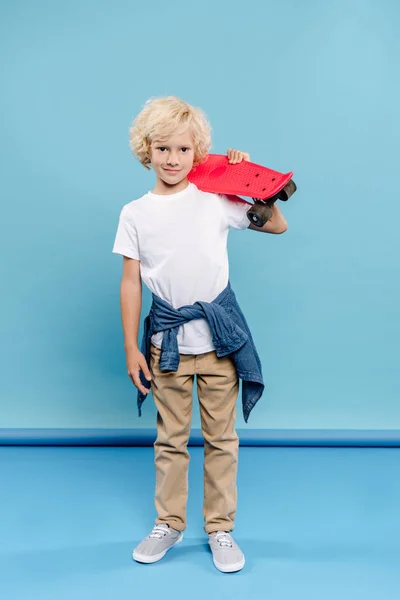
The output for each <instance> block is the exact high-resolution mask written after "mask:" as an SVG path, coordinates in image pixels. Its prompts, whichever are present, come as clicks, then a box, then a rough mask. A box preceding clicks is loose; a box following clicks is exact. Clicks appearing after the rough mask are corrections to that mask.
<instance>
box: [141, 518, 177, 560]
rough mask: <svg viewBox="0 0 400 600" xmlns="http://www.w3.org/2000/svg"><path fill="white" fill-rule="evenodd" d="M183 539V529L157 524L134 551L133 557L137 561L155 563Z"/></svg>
mask: <svg viewBox="0 0 400 600" xmlns="http://www.w3.org/2000/svg"><path fill="white" fill-rule="evenodd" d="M182 540H183V533H182V531H176V529H172V528H171V527H170V526H169V525H167V524H164V523H162V524H161V525H156V526H155V527H154V528H153V530H152V532H151V533H150V534H149V535H147V536H146V537H145V538H144V539H143V540H142V541H141V542H140V544H139V545H138V546H136V548H135V549H134V551H133V554H132V557H133V559H134V560H136V561H137V562H141V563H154V562H157V561H158V560H161V559H162V558H164V556H165V555H166V554H167V552H168V550H170V549H171V548H173V547H174V546H176V545H177V544H180V543H181V541H182Z"/></svg>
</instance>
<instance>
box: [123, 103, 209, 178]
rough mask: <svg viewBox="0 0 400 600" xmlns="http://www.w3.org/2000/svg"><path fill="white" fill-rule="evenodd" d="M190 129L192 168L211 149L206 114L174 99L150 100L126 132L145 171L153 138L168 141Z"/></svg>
mask: <svg viewBox="0 0 400 600" xmlns="http://www.w3.org/2000/svg"><path fill="white" fill-rule="evenodd" d="M189 127H190V130H191V133H192V136H193V143H194V160H193V166H194V167H195V166H197V165H199V164H200V163H201V162H203V161H204V160H205V158H206V157H207V155H208V153H209V151H210V149H211V131H212V128H211V125H210V123H209V122H208V119H207V117H206V115H205V113H204V112H203V111H202V110H201V109H200V108H196V107H194V106H191V105H190V104H188V103H187V102H184V101H183V100H180V98H177V97H175V96H167V97H163V98H149V99H148V100H147V101H146V103H145V105H144V108H143V109H142V110H141V112H140V113H139V114H138V115H137V117H136V118H135V120H134V121H133V122H132V124H131V126H130V128H129V145H130V147H131V150H132V152H133V154H134V156H135V157H136V158H137V159H138V160H139V162H140V163H141V164H142V165H143V166H144V168H145V169H147V170H148V171H149V170H150V168H149V167H148V166H147V165H149V164H150V163H151V160H150V147H151V143H152V141H153V140H154V139H156V138H161V139H163V140H164V139H167V138H168V137H169V136H171V135H174V134H175V133H179V134H180V133H183V132H184V131H186V129H187V128H189Z"/></svg>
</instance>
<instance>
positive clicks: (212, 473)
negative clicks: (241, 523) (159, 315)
mask: <svg viewBox="0 0 400 600" xmlns="http://www.w3.org/2000/svg"><path fill="white" fill-rule="evenodd" d="M160 355H161V350H160V349H158V348H156V347H155V346H154V345H153V344H151V356H150V365H149V368H150V371H151V374H152V381H151V389H152V393H153V398H154V401H155V404H156V408H157V439H156V441H155V443H154V462H155V467H156V490H155V506H156V511H157V514H158V517H157V519H156V523H157V524H161V523H167V524H168V525H169V526H170V527H172V528H173V529H177V530H178V531H183V530H184V529H186V503H187V497H188V470H189V460H190V455H189V452H188V450H187V443H188V440H189V435H190V429H191V422H192V404H193V398H192V391H193V381H194V376H195V375H196V380H197V394H198V397H199V402H200V415H201V428H202V434H203V438H204V503H203V515H204V521H205V525H204V530H205V531H206V532H207V533H210V532H212V531H217V530H222V531H232V530H233V527H234V518H235V514H236V503H237V488H236V477H237V467H238V451H239V438H238V435H237V433H236V431H235V419H236V400H237V396H238V391H239V379H238V376H237V372H236V367H235V365H234V363H233V361H232V359H231V358H230V357H229V356H225V357H222V358H218V357H217V354H216V352H215V351H213V352H206V353H205V354H195V355H193V354H181V355H180V363H179V368H178V370H177V371H176V372H173V371H160V368H159V366H160Z"/></svg>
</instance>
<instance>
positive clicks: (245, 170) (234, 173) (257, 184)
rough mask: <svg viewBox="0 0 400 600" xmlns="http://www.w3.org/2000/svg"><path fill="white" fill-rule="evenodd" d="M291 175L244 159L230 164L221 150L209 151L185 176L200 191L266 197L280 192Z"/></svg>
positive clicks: (263, 198)
mask: <svg viewBox="0 0 400 600" xmlns="http://www.w3.org/2000/svg"><path fill="white" fill-rule="evenodd" d="M292 176H293V172H290V173H280V172H279V171H273V170H272V169H268V168H267V167H263V166H261V165H258V164H256V163H252V162H250V161H247V160H242V162H240V163H237V164H230V163H229V158H228V157H227V156H225V155H223V154H209V155H208V157H207V160H206V161H205V162H204V163H202V164H201V165H198V166H197V167H194V168H193V169H192V170H191V171H190V173H189V174H188V180H189V181H190V182H192V183H194V184H195V185H196V186H197V187H198V188H199V189H200V190H202V191H203V192H213V193H220V194H239V195H241V196H249V197H251V198H257V199H260V200H267V199H268V198H272V197H273V196H275V195H276V194H277V193H278V192H280V191H281V190H282V189H283V188H284V187H285V185H286V184H287V183H289V181H290V180H291V179H292Z"/></svg>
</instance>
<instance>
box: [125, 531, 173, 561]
mask: <svg viewBox="0 0 400 600" xmlns="http://www.w3.org/2000/svg"><path fill="white" fill-rule="evenodd" d="M182 541H183V533H181V535H180V536H179V537H178V539H177V540H176V542H174V543H173V544H172V545H171V546H170V547H169V548H167V549H166V550H163V551H162V552H160V553H159V554H155V555H154V556H148V555H146V554H140V553H139V552H136V550H134V551H133V554H132V558H133V560H136V561H137V562H140V563H146V564H150V563H155V562H157V561H158V560H161V559H162V558H164V556H165V555H166V554H167V552H168V550H171V548H173V547H174V546H177V545H178V544H180V543H181V542H182Z"/></svg>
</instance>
